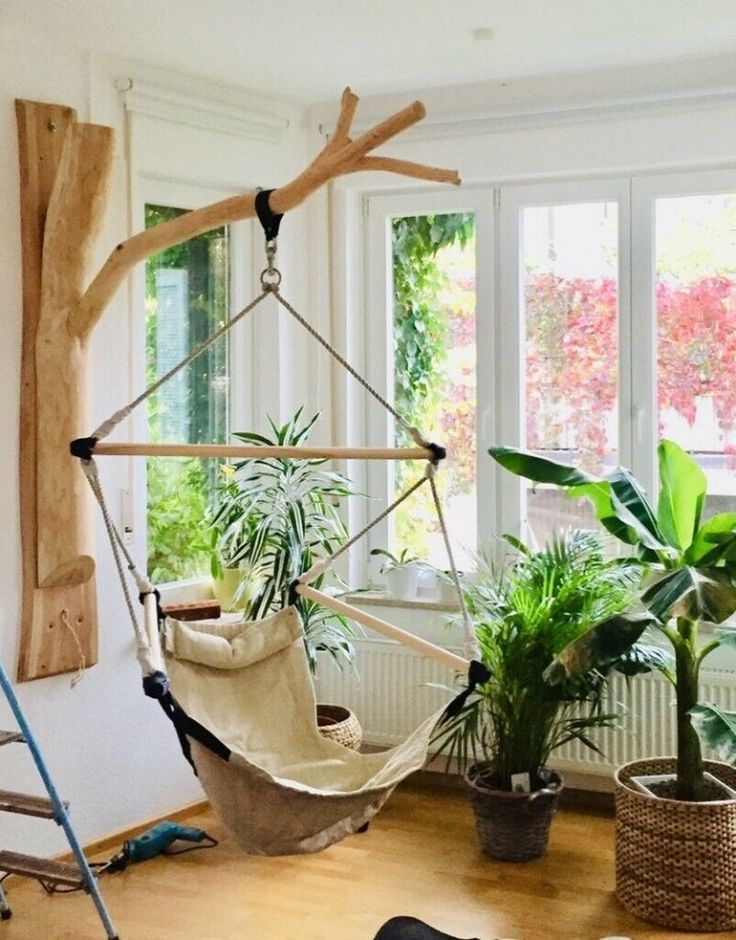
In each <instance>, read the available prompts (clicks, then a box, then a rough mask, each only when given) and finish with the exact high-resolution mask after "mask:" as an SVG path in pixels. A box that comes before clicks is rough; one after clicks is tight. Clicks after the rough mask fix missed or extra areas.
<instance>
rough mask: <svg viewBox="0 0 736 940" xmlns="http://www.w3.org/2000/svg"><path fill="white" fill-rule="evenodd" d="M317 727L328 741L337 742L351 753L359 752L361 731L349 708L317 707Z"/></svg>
mask: <svg viewBox="0 0 736 940" xmlns="http://www.w3.org/2000/svg"><path fill="white" fill-rule="evenodd" d="M317 726H318V727H319V730H320V733H321V734H322V735H323V736H324V737H325V738H328V739H329V740H330V741H337V743H338V744H342V746H343V747H348V748H350V750H351V751H358V750H360V745H361V742H362V740H363V729H362V728H361V727H360V722H359V721H358V719H357V718H356V717H355V715H354V714H353V712H351V711H350V709H349V708H344V707H343V706H342V705H322V704H319V705H317Z"/></svg>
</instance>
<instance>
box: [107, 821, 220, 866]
mask: <svg viewBox="0 0 736 940" xmlns="http://www.w3.org/2000/svg"><path fill="white" fill-rule="evenodd" d="M174 842H196V843H198V844H199V848H203V849H204V848H212V847H213V846H215V845H217V839H213V838H212V836H209V835H207V833H206V832H204V831H203V830H202V829H195V828H194V827H193V826H180V825H179V824H178V823H174V822H170V821H169V820H168V819H165V820H164V821H163V822H160V823H158V824H157V825H156V826H154V827H153V829H149V830H148V831H147V832H143V833H141V835H139V836H136V837H135V838H134V839H130V840H128V842H126V843H125V844H124V845H123V848H122V851H120V852H118V854H117V855H115V856H114V857H113V858H111V859H110V861H109V862H108V863H107V865H105V866H104V868H105V870H106V871H111V872H112V871H123V869H124V868H127V867H128V865H130V864H131V863H132V862H145V861H147V860H148V859H149V858H154V857H155V856H156V855H180V854H182V852H188V851H191V849H181V850H180V851H178V852H174V851H171V850H170V846H171V845H172V844H173V843H174ZM202 843H206V844H204V845H203V844H202Z"/></svg>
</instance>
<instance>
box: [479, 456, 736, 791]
mask: <svg viewBox="0 0 736 940" xmlns="http://www.w3.org/2000/svg"><path fill="white" fill-rule="evenodd" d="M489 453H490V455H491V456H492V457H493V458H494V460H496V461H497V462H498V463H499V464H500V465H501V466H502V467H504V468H505V469H507V470H510V471H511V472H512V473H515V474H517V475H518V476H522V477H525V478H527V479H529V480H532V481H533V482H534V483H542V484H552V485H554V486H557V487H560V488H562V489H564V490H565V491H566V492H567V494H568V495H569V496H570V497H571V498H573V499H575V498H580V497H585V498H587V499H588V500H589V501H590V502H591V503H592V505H593V508H594V511H595V514H596V517H597V519H598V520H599V522H600V523H601V525H602V526H603V528H604V529H606V530H607V531H608V532H610V533H611V534H612V535H614V536H615V537H616V538H617V539H619V540H620V541H621V542H623V543H624V544H625V545H626V546H629V550H630V551H634V552H635V553H636V554H637V556H638V557H639V559H640V560H641V561H643V562H645V563H646V564H647V569H648V572H647V574H646V575H645V577H644V578H643V580H642V585H641V590H640V598H641V601H642V604H643V605H644V607H645V609H646V610H647V611H648V612H649V613H650V614H651V615H652V617H653V618H654V619H653V623H654V625H655V626H656V627H657V628H658V629H659V630H660V631H661V633H662V635H663V636H664V637H666V638H667V640H669V642H670V643H671V644H672V648H673V651H674V664H673V661H672V659H671V658H669V657H665V656H663V657H660V659H659V661H657V660H653V661H652V665H653V666H654V667H655V668H658V669H659V670H660V671H661V672H662V674H663V675H664V676H665V678H666V679H667V680H668V681H669V682H670V683H671V684H672V685H673V686H674V689H675V699H676V708H677V791H676V792H677V799H680V800H696V801H697V800H702V799H704V798H705V779H704V776H703V756H702V750H701V743H700V737H702V739H703V741H704V742H705V743H706V744H707V745H708V746H710V747H711V748H713V749H714V750H715V752H716V753H717V754H718V756H719V757H721V759H723V760H727V761H729V762H732V763H736V714H735V713H728V712H723V711H721V710H719V709H718V708H716V707H715V706H713V705H709V704H704V703H699V702H698V689H699V674H700V667H701V665H702V663H703V660H704V659H705V658H706V656H708V655H709V654H710V653H712V652H713V651H714V650H715V649H717V648H718V647H719V646H722V645H730V646H736V630H734V629H729V628H728V627H726V626H722V627H719V626H718V625H720V624H724V622H725V621H726V620H727V619H728V618H729V617H730V616H731V615H732V614H733V613H734V611H736V513H733V512H725V513H720V514H718V515H715V516H712V517H711V518H709V519H707V520H706V521H705V522H703V521H702V519H701V515H702V511H703V506H704V504H705V498H706V492H707V481H706V477H705V474H704V473H703V471H702V470H701V469H700V467H699V466H698V464H697V463H696V462H695V460H694V459H693V458H692V457H691V456H690V455H689V454H688V453H686V452H685V451H684V450H683V449H682V448H681V447H680V446H679V445H677V444H675V443H674V442H673V441H668V440H662V441H660V443H659V446H658V448H657V454H658V460H659V481H660V490H659V498H658V501H657V505H656V507H655V506H653V505H652V503H650V501H649V499H648V497H647V495H646V494H645V492H644V489H643V488H642V486H641V485H640V484H639V483H638V482H637V480H636V479H635V478H634V476H633V475H632V473H631V472H630V471H629V470H627V469H625V468H624V467H617V468H616V469H615V470H614V471H612V472H611V473H609V474H606V475H605V476H594V475H592V474H590V473H586V472H585V471H583V470H579V469H577V468H575V467H572V466H569V465H567V464H562V463H558V462H556V461H554V460H549V459H547V458H545V457H540V456H538V455H536V454H532V453H529V452H527V451H522V450H517V449H515V448H511V447H492V448H490V450H489ZM704 622H705V623H711V624H714V625H716V626H715V629H714V632H713V635H712V636H709V637H708V639H707V642H705V643H701V642H700V641H699V635H698V634H699V626H700V624H702V623H704ZM645 626H646V622H645V620H642V621H641V629H642V631H643V629H644V628H645ZM629 636H630V637H633V638H634V639H638V635H637V631H636V630H635V629H634V630H633V631H632V630H630V631H629ZM620 642H621V635H620V632H619V631H618V629H617V625H616V624H611V623H610V622H606V623H602V624H599V625H597V626H595V627H593V629H592V630H590V631H589V633H588V634H586V635H585V636H582V637H580V638H578V639H577V640H576V641H575V642H574V643H572V644H571V645H570V646H569V647H567V648H566V649H565V650H563V651H562V652H561V653H560V654H559V655H558V656H557V658H556V660H555V662H554V663H553V664H552V666H551V668H550V676H551V677H554V675H555V673H556V672H557V673H559V674H560V675H566V676H568V677H570V676H574V675H576V674H578V673H579V672H580V671H581V670H583V669H584V668H585V664H586V662H588V660H589V657H590V651H591V650H592V649H595V650H597V651H600V650H601V649H602V648H603V649H605V648H606V646H607V645H612V646H614V645H616V644H620ZM673 666H674V668H673ZM699 735H700V737H699Z"/></svg>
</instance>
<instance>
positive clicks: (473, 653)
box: [73, 191, 478, 675]
mask: <svg viewBox="0 0 736 940" xmlns="http://www.w3.org/2000/svg"><path fill="white" fill-rule="evenodd" d="M269 193H270V191H269V192H262V191H259V193H258V195H257V197H256V209H257V212H258V216H259V219H260V220H261V223H262V225H263V227H264V231H265V233H266V268H265V269H264V270H263V271H262V272H261V275H260V281H261V288H262V291H261V293H260V294H259V295H258V297H256V298H255V299H254V300H253V301H251V303H249V304H248V305H247V306H246V307H244V308H243V309H242V310H241V311H239V313H237V314H236V315H235V316H234V317H232V318H231V319H230V320H228V321H227V322H226V323H225V324H223V326H221V327H220V328H219V329H217V330H216V331H215V332H214V333H213V334H212V335H211V336H209V337H207V338H206V339H204V340H203V341H202V342H200V343H199V344H198V345H197V346H195V347H194V349H193V350H192V351H191V353H190V354H189V355H188V356H186V357H185V358H184V359H183V360H182V361H181V362H180V363H178V364H177V365H175V366H174V367H173V368H171V369H169V371H168V372H166V373H165V374H164V375H163V376H161V377H160V378H159V379H157V380H156V381H155V382H153V383H152V384H151V385H149V386H148V388H146V389H145V391H144V392H142V393H141V394H140V395H139V396H138V397H137V398H135V399H134V400H133V401H131V402H130V404H128V405H126V406H125V407H124V408H121V409H119V410H118V411H116V412H115V413H114V414H113V415H112V416H111V417H110V418H108V419H107V421H104V422H103V423H102V424H101V425H100V426H99V428H98V429H97V430H96V431H95V432H94V434H93V435H92V436H91V437H90V438H88V439H86V444H87V448H86V449H84V448H83V449H82V450H81V451H80V452H76V451H73V452H75V453H76V455H77V456H79V457H81V458H82V459H81V463H82V467H83V469H84V473H85V476H86V478H87V480H88V482H89V484H90V487H91V489H92V492H93V494H94V496H95V499H96V501H97V503H98V505H99V506H100V510H101V512H102V517H103V520H104V524H105V529H106V532H107V535H108V539H109V541H110V545H111V548H112V552H113V558H114V561H115V565H116V568H117V572H118V577H119V579H120V583H121V586H122V589H123V594H124V597H125V602H126V606H127V608H128V613H129V615H130V620H131V623H132V625H133V630H134V634H135V638H136V652H137V656H138V660H139V662H140V664H141V666H142V668H143V671H144V674H145V675H148V674H151V673H154V672H155V670H156V665H157V664H156V662H155V655H154V653H153V651H152V650H151V646H150V642H149V639H148V637H147V635H146V633H145V631H144V630H143V629H142V628H141V626H140V624H139V622H138V618H137V616H136V613H135V609H134V606H133V600H132V597H131V595H130V591H129V589H128V585H127V581H126V577H125V568H126V567H127V569H128V571H129V572H130V573H131V575H132V576H133V578H134V579H135V581H136V584H137V586H138V590H139V594H140V595H141V596H144V595H147V594H151V593H154V589H153V587H152V585H151V584H150V582H149V581H148V579H147V578H145V577H144V576H143V575H141V573H140V572H139V571H138V569H137V567H136V565H135V562H134V561H133V559H132V557H131V555H130V553H129V552H128V550H127V547H126V545H125V541H124V539H123V538H122V536H121V534H120V532H119V530H118V529H117V527H116V526H115V524H114V522H113V521H112V518H111V517H110V513H109V511H108V508H107V504H106V502H105V497H104V494H103V491H102V488H101V486H100V480H99V474H98V471H97V466H96V464H95V461H94V459H93V457H92V452H93V449H94V444H95V443H97V441H99V440H102V439H104V438H105V437H107V436H108V435H109V434H110V433H111V431H112V430H113V429H114V428H115V427H116V426H117V425H118V424H119V423H120V422H121V421H123V420H124V419H125V418H127V417H128V416H129V415H130V414H131V412H132V411H133V410H134V409H135V408H136V407H137V406H138V405H140V404H141V403H142V402H144V401H145V400H146V399H147V398H149V397H150V396H151V395H153V394H154V392H156V391H157V390H158V389H159V388H161V386H162V385H164V384H165V383H166V382H168V381H169V379H171V378H172V377H173V376H174V375H176V374H177V373H178V372H180V371H181V370H182V369H184V368H186V366H188V365H189V364H190V363H191V362H192V361H193V360H194V359H196V358H197V356H199V355H200V353H202V352H204V350H205V349H207V348H208V347H209V346H211V345H212V344H213V343H214V342H216V341H217V340H218V339H219V338H220V337H221V336H223V335H224V334H225V333H227V332H228V331H229V330H231V329H232V328H233V327H234V326H235V324H236V323H238V322H239V321H240V320H241V319H242V318H243V317H245V316H246V315H247V314H249V313H250V312H251V311H252V310H254V309H255V307H257V306H258V304H260V303H261V301H263V300H264V299H265V298H266V297H267V296H268V295H269V294H272V295H273V296H274V297H275V298H276V300H277V301H278V302H279V304H280V305H281V306H282V307H283V308H284V309H285V310H286V311H287V312H288V313H289V314H290V315H291V316H292V317H293V318H294V319H295V320H296V321H297V322H298V323H299V324H300V325H301V326H302V327H303V328H304V329H305V330H306V331H307V332H308V333H309V334H310V336H312V337H313V338H314V339H316V340H317V342H318V343H319V344H320V345H321V346H322V347H323V348H324V349H325V350H326V351H327V352H328V353H329V354H330V355H331V356H332V357H333V358H334V359H335V361H336V362H338V363H339V364H340V365H341V366H342V367H343V368H344V369H345V370H346V371H347V372H348V373H349V374H350V375H351V376H352V377H353V378H354V379H355V380H356V381H357V382H358V383H359V384H360V385H361V386H362V387H363V388H364V389H365V390H366V391H367V392H368V393H369V394H370V395H371V396H372V397H373V398H374V399H375V400H376V401H378V402H379V404H381V405H382V406H383V407H384V408H385V409H386V410H387V411H388V412H389V414H391V415H392V417H393V418H394V419H395V421H396V422H397V423H398V424H399V426H400V427H401V428H402V429H403V430H404V431H405V433H407V434H408V435H409V436H410V437H411V438H412V440H414V442H415V443H416V444H418V445H419V446H421V447H424V448H427V449H429V450H430V451H431V452H432V453H433V455H434V456H433V459H431V460H429V461H428V462H427V465H426V469H425V473H424V476H423V477H422V478H421V479H419V480H417V481H416V482H415V483H414V484H413V485H412V486H410V487H409V489H407V490H406V491H405V492H404V493H402V494H401V495H400V496H399V497H398V498H396V499H395V500H394V501H393V502H392V503H391V504H390V505H389V506H388V507H386V509H385V510H383V511H382V512H381V513H379V515H378V516H376V517H375V518H374V519H372V520H371V521H370V522H369V523H368V524H367V525H366V526H364V527H363V528H362V529H361V530H360V531H359V532H358V533H357V534H356V535H354V536H353V537H352V538H350V539H349V540H348V541H347V542H346V543H345V544H344V545H342V546H341V547H340V548H339V549H338V550H337V551H335V552H334V553H333V554H332V555H330V556H329V557H328V558H325V559H322V560H320V561H318V562H316V563H315V564H314V565H313V566H312V567H311V568H310V569H309V571H307V572H304V573H303V574H302V575H301V576H300V578H299V579H298V580H297V582H295V584H301V585H308V584H309V583H310V582H311V581H313V580H315V578H317V577H319V575H320V574H321V573H323V572H324V571H326V570H327V569H328V568H329V567H330V566H331V565H332V564H333V563H334V562H335V560H336V559H337V558H339V557H340V556H341V555H343V554H344V553H345V552H347V551H349V549H350V548H351V547H352V546H353V545H354V544H355V543H356V542H357V541H358V540H359V539H361V538H363V536H365V535H366V534H367V533H368V532H369V531H370V530H371V529H373V528H374V527H375V526H376V525H378V524H379V523H380V522H381V521H382V520H384V519H385V518H386V517H387V516H388V515H390V514H391V513H392V512H393V511H394V510H395V509H396V508H397V507H398V506H400V505H401V504H402V503H403V502H404V500H406V499H408V498H409V496H411V495H412V494H413V493H414V492H415V491H416V490H418V489H419V487H420V486H422V485H423V484H424V483H425V482H426V481H427V480H429V483H430V488H431V491H432V498H433V502H434V505H435V510H436V512H437V519H438V522H439V526H440V529H441V531H442V537H443V540H444V543H445V548H446V551H447V558H448V562H449V566H450V571H451V574H452V581H453V584H454V585H455V589H456V591H457V596H458V600H459V603H460V609H461V612H462V619H463V627H464V634H465V646H464V649H465V653H466V658H468V659H470V660H474V659H477V658H478V644H477V639H476V636H475V631H474V630H473V627H472V624H471V622H470V617H469V615H468V611H467V607H466V605H465V600H464V597H463V593H462V587H461V584H460V578H459V575H458V571H457V568H456V566H455V559H454V556H453V552H452V548H451V545H450V539H449V535H448V531H447V526H446V524H445V519H444V514H443V512H442V506H441V502H440V499H439V494H438V492H437V487H436V484H435V480H434V476H435V472H436V469H437V465H438V463H439V461H440V460H442V459H443V458H444V457H445V451H444V449H443V448H441V447H439V446H438V445H436V444H432V443H430V442H429V441H428V440H427V438H426V437H425V436H424V435H423V434H422V432H421V431H420V430H419V429H418V428H416V427H414V426H413V425H412V424H410V422H409V421H407V420H406V419H405V418H404V417H403V416H402V415H401V414H400V413H399V412H398V411H397V410H396V409H395V408H394V407H393V405H392V404H391V403H390V402H389V401H388V400H387V399H386V398H385V396H383V395H381V393H380V392H378V391H377V390H376V389H375V388H374V387H373V386H372V385H371V384H370V383H369V382H368V381H367V380H366V379H365V378H363V376H362V375H360V374H359V373H358V372H357V371H356V370H355V369H354V368H353V367H352V366H351V365H350V363H349V362H348V361H347V360H346V359H345V358H344V356H342V354H341V353H339V352H338V351H337V349H335V348H334V346H332V345H331V344H330V343H329V342H328V341H327V340H326V339H325V338H324V337H323V336H321V335H320V334H319V333H318V332H317V330H316V329H315V328H314V327H313V326H312V325H311V324H310V323H309V322H308V321H307V320H306V319H305V318H304V317H303V316H302V315H301V314H300V313H299V312H298V311H297V310H296V309H295V308H294V307H293V306H292V305H291V304H290V303H289V302H288V301H287V300H285V299H284V298H283V297H282V296H281V294H280V292H279V287H280V284H281V272H280V271H279V270H278V269H277V268H276V266H275V258H276V234H277V232H278V224H279V222H280V216H275V215H274V214H273V213H271V211H270V209H269V207H268V196H269ZM75 443H77V442H75ZM81 443H83V444H84V443H85V441H82V442H81ZM123 559H124V560H125V563H124V560H123ZM293 593H294V592H293V590H292V594H293ZM474 665H478V664H477V663H474Z"/></svg>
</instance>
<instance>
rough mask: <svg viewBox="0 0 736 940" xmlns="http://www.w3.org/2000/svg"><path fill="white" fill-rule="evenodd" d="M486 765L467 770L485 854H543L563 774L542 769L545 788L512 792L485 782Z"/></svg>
mask: <svg viewBox="0 0 736 940" xmlns="http://www.w3.org/2000/svg"><path fill="white" fill-rule="evenodd" d="M484 769H485V766H484V765H482V764H474V765H473V766H472V767H471V768H470V769H469V770H468V771H467V773H466V774H465V785H466V787H467V789H468V793H469V794H470V800H471V802H472V804H473V810H474V812H475V828H476V830H477V832H478V839H479V840H480V845H481V848H482V849H483V852H484V854H485V855H488V856H490V857H491V858H495V859H498V860H499V861H502V862H526V861H529V860H530V859H532V858H539V856H540V855H544V853H545V851H546V850H547V842H548V841H549V827H550V825H551V823H552V817H553V816H554V814H555V811H556V809H557V802H558V800H559V798H560V793H561V792H562V778H561V777H560V776H559V775H558V774H556V773H555V772H554V771H553V770H543V771H542V774H541V775H542V776H543V779H545V787H544V789H542V790H536V791H534V792H532V793H512V792H510V791H509V790H493V789H491V788H490V787H488V786H484V785H483V784H482V783H481V782H480V780H479V778H480V776H481V774H482V772H483V770H484Z"/></svg>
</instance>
